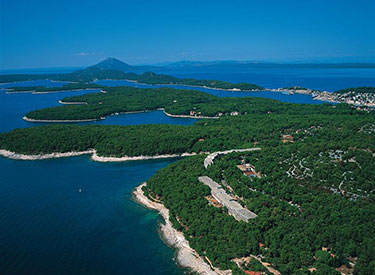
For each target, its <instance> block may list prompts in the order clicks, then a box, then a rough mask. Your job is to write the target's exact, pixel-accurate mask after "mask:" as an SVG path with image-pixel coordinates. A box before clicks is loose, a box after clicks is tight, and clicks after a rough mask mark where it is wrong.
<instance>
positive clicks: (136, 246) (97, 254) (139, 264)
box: [0, 69, 375, 275]
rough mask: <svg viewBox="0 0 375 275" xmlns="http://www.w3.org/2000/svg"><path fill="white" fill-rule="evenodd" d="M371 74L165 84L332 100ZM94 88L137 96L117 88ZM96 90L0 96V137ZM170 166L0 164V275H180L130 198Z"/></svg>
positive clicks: (125, 119)
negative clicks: (288, 89)
mask: <svg viewBox="0 0 375 275" xmlns="http://www.w3.org/2000/svg"><path fill="white" fill-rule="evenodd" d="M363 70H367V71H363ZM373 73H374V70H373V69H372V71H368V69H355V70H354V69H350V70H349V71H345V70H342V71H339V72H338V71H337V69H332V70H328V69H325V71H314V70H312V69H310V70H307V69H304V70H301V71H300V73H298V72H297V71H293V72H290V71H285V70H284V71H275V70H273V69H272V70H270V71H268V72H267V71H265V70H263V71H260V72H259V71H258V72H254V73H252V74H250V73H249V72H244V73H216V74H215V73H212V72H211V73H206V74H203V73H199V74H192V73H190V74H184V75H178V73H176V74H175V75H176V76H179V77H193V78H194V77H195V78H205V79H206V78H209V79H222V80H228V81H234V82H240V81H247V82H254V83H256V84H260V85H262V86H265V87H269V88H276V87H284V86H291V85H301V86H307V87H310V88H314V89H325V90H330V91H333V90H336V89H339V88H345V87H350V86H369V85H372V86H374V85H375V83H374V74H373ZM255 80H257V81H255ZM99 83H100V84H105V85H108V86H116V85H124V84H126V85H131V86H134V85H135V86H140V87H146V86H143V85H139V84H134V83H129V82H123V81H120V82H119V81H100V82H99ZM308 84H309V85H308ZM12 85H16V86H33V85H36V86H37V85H47V86H53V85H55V86H60V85H63V83H58V82H51V81H33V82H27V83H15V84H9V85H6V84H2V85H0V88H5V87H9V86H12ZM147 87H150V86H147ZM152 87H155V86H152ZM179 88H186V87H179ZM197 89H199V90H203V91H205V92H209V93H211V94H214V95H217V96H248V95H251V96H260V97H267V98H274V99H279V100H282V101H287V102H295V103H313V104H319V103H321V102H319V101H313V100H312V99H311V97H309V96H304V95H283V94H280V93H272V92H259V93H252V94H247V93H246V94H245V93H237V92H223V91H215V90H208V89H202V88H197ZM96 91H97V90H92V91H80V92H61V93H50V94H37V95H34V94H30V93H20V94H6V93H5V92H4V91H0V121H1V122H0V133H4V132H8V131H10V130H12V129H15V128H24V127H32V126H37V125H42V124H43V123H29V122H25V121H23V120H22V117H23V116H24V115H25V114H26V113H27V112H29V111H31V110H35V109H39V108H44V107H49V106H56V105H58V100H59V99H62V98H64V97H66V96H71V95H77V94H84V93H88V92H96ZM195 121H196V120H194V119H182V118H170V117H167V116H165V115H164V114H163V113H162V112H160V111H154V112H147V113H139V114H127V115H119V116H111V117H109V118H107V119H105V120H102V121H98V122H91V123H86V124H108V125H136V124H150V123H163V124H180V125H190V124H193V123H194V122H195ZM174 161H176V159H168V160H155V161H137V162H124V163H97V162H93V161H91V160H90V158H89V156H80V157H74V158H62V159H51V160H43V161H15V160H10V159H5V158H0V225H1V227H0V274H12V275H13V274H27V275H30V274H38V275H39V274H75V275H78V274H90V275H95V274H183V273H184V270H182V269H180V268H179V267H178V266H177V265H176V264H175V262H174V261H173V257H174V250H173V249H172V248H169V247H167V246H166V245H165V244H164V243H163V241H162V240H161V239H160V237H159V234H158V222H160V218H159V217H158V216H157V215H156V213H154V212H153V211H151V210H148V209H145V208H144V207H142V206H140V205H138V204H137V203H135V202H134V201H133V200H132V197H131V191H132V190H133V189H134V188H135V187H136V186H137V185H139V184H140V183H141V182H143V181H146V180H147V179H148V178H149V177H150V176H152V175H153V174H154V173H155V172H156V171H157V170H159V169H161V168H163V167H165V166H167V165H168V164H170V163H172V162H174Z"/></svg>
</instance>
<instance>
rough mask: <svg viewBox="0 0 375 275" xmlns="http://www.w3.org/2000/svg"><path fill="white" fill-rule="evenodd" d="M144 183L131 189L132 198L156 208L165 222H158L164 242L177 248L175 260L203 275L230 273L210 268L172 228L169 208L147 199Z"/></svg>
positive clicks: (230, 272) (146, 205)
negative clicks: (143, 188)
mask: <svg viewBox="0 0 375 275" xmlns="http://www.w3.org/2000/svg"><path fill="white" fill-rule="evenodd" d="M144 186H146V183H142V184H141V185H139V186H138V187H136V188H135V189H134V191H133V198H134V200H135V201H136V202H138V203H139V204H141V205H143V206H145V207H147V208H150V209H153V210H156V211H157V212H158V214H159V215H161V216H162V217H163V219H164V221H165V224H160V233H161V236H162V238H163V239H164V240H165V242H166V243H167V244H168V245H169V246H171V247H174V248H176V249H177V251H176V262H177V263H178V264H179V265H180V266H181V267H184V268H189V269H190V270H191V271H192V272H196V273H198V274H205V275H231V274H232V271H230V270H225V271H223V270H220V269H218V268H214V269H212V268H211V267H210V265H209V264H208V263H206V262H205V261H204V260H203V258H202V257H201V256H200V255H199V254H198V253H197V252H196V251H195V250H194V249H192V248H191V247H190V245H189V242H188V241H187V240H186V239H185V237H184V234H183V233H182V232H180V231H177V230H176V229H175V228H173V226H172V224H171V222H170V221H169V210H168V209H167V208H166V207H165V206H164V205H163V204H161V203H157V202H153V201H151V200H149V199H148V198H147V197H146V196H145V195H144V193H143V190H142V187H144Z"/></svg>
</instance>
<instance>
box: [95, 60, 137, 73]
mask: <svg viewBox="0 0 375 275" xmlns="http://www.w3.org/2000/svg"><path fill="white" fill-rule="evenodd" d="M89 68H96V69H102V70H116V71H123V72H129V71H132V70H133V69H134V67H133V66H131V65H129V64H127V63H125V62H122V61H121V60H118V59H117V58H113V57H108V58H106V59H104V60H103V61H101V62H99V63H98V64H96V65H93V66H90V67H89Z"/></svg>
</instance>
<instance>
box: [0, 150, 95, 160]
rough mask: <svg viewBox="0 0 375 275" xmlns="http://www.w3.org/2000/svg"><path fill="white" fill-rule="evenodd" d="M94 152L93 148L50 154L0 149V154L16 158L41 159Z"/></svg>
mask: <svg viewBox="0 0 375 275" xmlns="http://www.w3.org/2000/svg"><path fill="white" fill-rule="evenodd" d="M92 153H94V150H87V151H81V152H66V153H51V154H39V155H25V154H18V153H15V152H11V151H8V150H4V149H0V156H3V157H5V158H10V159H16V160H42V159H52V158H66V157H75V156H81V155H88V154H92Z"/></svg>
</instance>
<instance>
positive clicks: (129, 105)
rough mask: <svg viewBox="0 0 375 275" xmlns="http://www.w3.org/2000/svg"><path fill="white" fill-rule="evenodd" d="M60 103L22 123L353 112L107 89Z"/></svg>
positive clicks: (199, 94) (246, 99) (184, 93)
mask: <svg viewBox="0 0 375 275" xmlns="http://www.w3.org/2000/svg"><path fill="white" fill-rule="evenodd" d="M60 103H62V104H63V106H56V107H50V108H45V109H40V110H35V111H31V112H29V113H27V114H26V115H25V117H24V119H25V120H28V121H32V122H38V121H39V122H41V121H44V122H48V121H50V122H64V121H65V122H66V121H70V122H74V121H76V122H80V121H87V120H100V119H104V118H105V117H106V116H110V115H113V114H121V113H132V112H143V111H150V110H157V109H161V110H163V111H164V112H165V114H166V115H168V116H173V117H190V118H219V117H225V116H239V115H246V114H255V113H258V114H271V113H284V114H292V113H296V112H297V113H305V114H312V113H316V114H319V113H324V112H329V113H336V112H337V110H338V109H340V110H343V109H345V110H346V112H354V110H353V108H351V107H349V106H347V105H345V104H343V105H340V106H336V107H333V106H332V105H330V104H321V105H320V106H316V107H312V106H311V105H302V104H300V105H298V104H297V105H296V104H292V103H283V102H279V101H276V100H271V99H264V98H255V97H243V98H237V97H231V98H219V97H217V96H214V95H210V94H207V93H204V92H199V91H194V90H180V89H173V88H156V89H140V88H133V87H111V88H109V87H107V88H105V92H98V93H89V94H85V95H80V96H72V97H67V98H64V99H62V100H61V101H60Z"/></svg>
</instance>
